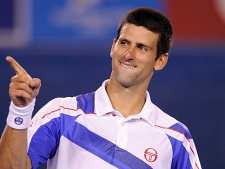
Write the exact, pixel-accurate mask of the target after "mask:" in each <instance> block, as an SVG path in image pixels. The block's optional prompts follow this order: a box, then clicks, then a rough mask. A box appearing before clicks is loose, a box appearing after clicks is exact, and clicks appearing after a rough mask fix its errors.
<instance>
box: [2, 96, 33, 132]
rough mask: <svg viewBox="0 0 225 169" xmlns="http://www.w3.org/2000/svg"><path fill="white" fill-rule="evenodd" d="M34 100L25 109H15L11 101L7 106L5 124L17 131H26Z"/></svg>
mask: <svg viewBox="0 0 225 169" xmlns="http://www.w3.org/2000/svg"><path fill="white" fill-rule="evenodd" d="M35 101H36V99H35V98H34V99H33V100H32V102H31V103H30V104H29V105H27V106H26V107H17V106H16V105H15V104H14V103H13V102H12V101H11V104H10V106H9V114H8V117H7V121H6V122H7V124H8V125H9V126H10V127H12V128H14V129H18V130H22V129H26V128H28V127H29V125H30V121H31V116H32V113H33V110H34V105H35Z"/></svg>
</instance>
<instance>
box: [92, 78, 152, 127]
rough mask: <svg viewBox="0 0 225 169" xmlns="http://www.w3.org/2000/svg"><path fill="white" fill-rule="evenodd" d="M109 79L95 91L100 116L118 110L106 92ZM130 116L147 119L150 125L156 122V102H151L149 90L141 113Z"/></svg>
mask: <svg viewBox="0 0 225 169" xmlns="http://www.w3.org/2000/svg"><path fill="white" fill-rule="evenodd" d="M108 81H109V80H105V81H104V82H103V83H102V86H100V87H99V88H98V89H97V90H96V92H95V112H96V114H97V116H98V117H100V116H103V115H105V114H107V113H109V112H116V110H114V109H113V107H112V104H111V102H110V100H109V97H108V94H107V92H106V86H107V84H108ZM128 118H129V119H133V118H135V119H137V118H139V119H142V120H145V121H146V122H148V123H149V124H150V125H152V126H154V124H155V123H154V119H155V112H154V104H153V103H152V102H151V98H150V94H149V92H148V91H146V102H145V104H144V107H143V109H142V111H141V112H140V113H139V114H137V115H133V116H130V117H128Z"/></svg>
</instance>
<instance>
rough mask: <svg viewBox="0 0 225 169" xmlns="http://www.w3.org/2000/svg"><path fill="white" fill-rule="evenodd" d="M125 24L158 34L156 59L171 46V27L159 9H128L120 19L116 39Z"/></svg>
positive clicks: (167, 51)
mask: <svg viewBox="0 0 225 169" xmlns="http://www.w3.org/2000/svg"><path fill="white" fill-rule="evenodd" d="M125 24H134V25H136V26H143V27H145V28H146V29H148V30H150V31H152V32H154V33H158V34H159V40H158V44H157V54H156V60H157V59H158V58H159V56H160V55H162V54H165V53H169V51H170V49H171V47H172V39H173V28H172V25H171V23H170V21H169V20H168V19H167V18H166V17H165V16H164V15H163V14H162V13H160V12H159V11H157V10H154V9H152V8H148V7H139V8H135V9H133V10H131V11H129V12H128V13H127V14H126V15H125V16H124V17H123V18H122V19H121V21H120V23H119V25H118V29H117V35H116V40H118V39H119V37H120V32H121V29H122V27H123V26H124V25H125Z"/></svg>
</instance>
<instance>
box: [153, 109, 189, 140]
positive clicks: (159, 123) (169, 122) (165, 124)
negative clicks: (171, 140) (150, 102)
mask: <svg viewBox="0 0 225 169" xmlns="http://www.w3.org/2000/svg"><path fill="white" fill-rule="evenodd" d="M155 112H156V114H155V116H156V120H155V127H156V128H157V129H159V130H161V131H163V132H165V133H166V134H167V135H170V136H172V137H175V138H176V137H185V138H186V139H191V138H192V136H191V134H190V131H189V129H188V127H187V126H186V125H185V124H183V123H182V122H180V121H178V120H177V119H175V118H174V117H172V116H170V115H169V114H167V113H165V112H164V111H162V110H161V109H160V108H158V107H157V106H155Z"/></svg>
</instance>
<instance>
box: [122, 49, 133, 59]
mask: <svg viewBox="0 0 225 169" xmlns="http://www.w3.org/2000/svg"><path fill="white" fill-rule="evenodd" d="M123 56H124V58H126V59H134V58H135V48H134V47H132V46H129V48H127V50H126V51H125V53H124V54H123Z"/></svg>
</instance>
